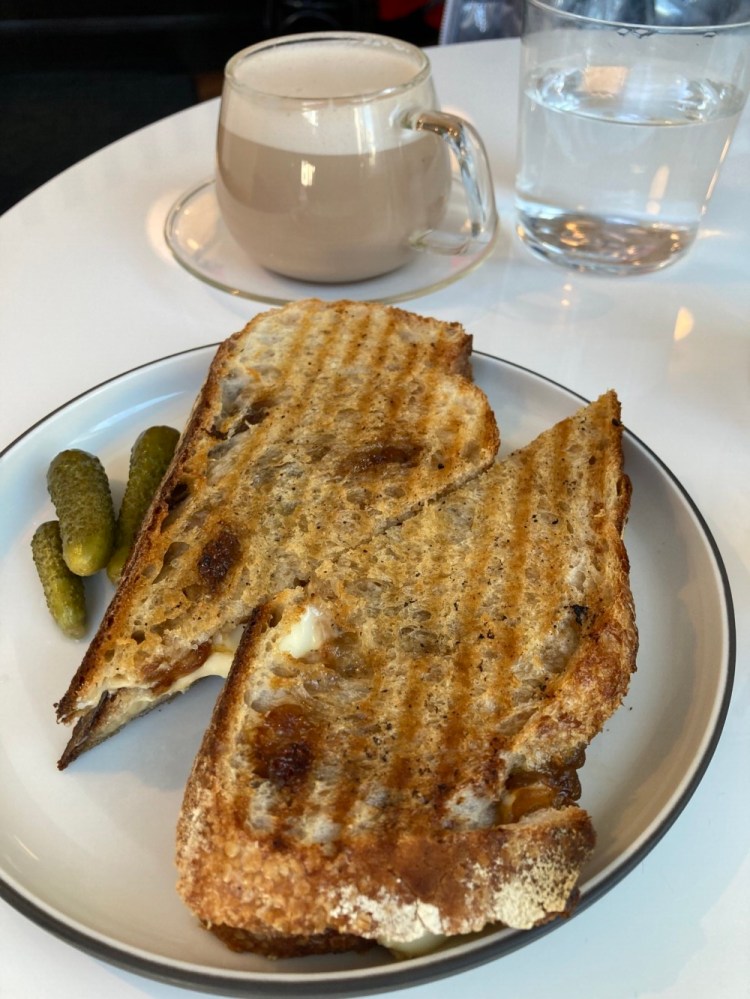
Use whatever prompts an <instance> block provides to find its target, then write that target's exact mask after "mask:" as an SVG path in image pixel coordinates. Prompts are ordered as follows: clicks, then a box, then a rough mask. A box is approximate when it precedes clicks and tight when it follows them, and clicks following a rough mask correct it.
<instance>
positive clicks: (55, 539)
mask: <svg viewBox="0 0 750 999" xmlns="http://www.w3.org/2000/svg"><path fill="white" fill-rule="evenodd" d="M31 554H32V555H33V557H34V565H35V566H36V571H37V572H38V573H39V579H40V580H41V583H42V588H43V590H44V597H45V599H46V601H47V606H48V607H49V610H50V613H51V614H52V617H53V618H54V619H55V621H56V622H57V624H58V625H59V626H60V628H62V630H63V631H64V632H65V634H66V635H68V636H69V637H70V638H82V637H83V635H84V634H85V632H86V598H85V595H84V592H83V580H82V579H81V577H80V576H76V575H75V574H74V573H72V572H71V571H70V569H69V568H68V567H67V565H66V564H65V560H64V559H63V554H62V539H61V537H60V525H59V524H58V523H57V521H56V520H48V521H47V522H46V523H44V524H40V525H39V527H37V529H36V531H34V536H33V538H32V539H31Z"/></svg>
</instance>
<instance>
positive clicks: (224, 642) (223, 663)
mask: <svg viewBox="0 0 750 999" xmlns="http://www.w3.org/2000/svg"><path fill="white" fill-rule="evenodd" d="M241 638H242V628H235V629H234V630H233V631H230V632H227V634H224V633H223V632H220V633H219V634H218V635H215V636H214V638H213V642H212V651H211V653H210V655H209V656H208V658H207V659H206V661H205V662H204V663H203V665H202V666H199V667H198V669H196V670H193V672H192V673H187V674H186V675H185V676H181V677H180V678H179V679H178V680H175V682H174V683H173V684H172V686H171V687H170V688H169V693H170V694H181V693H182V692H183V690H187V688H188V687H192V685H193V684H194V683H195V682H196V681H197V680H202V679H203V677H204V676H221V677H223V678H224V679H225V680H226V678H227V676H228V675H229V668H230V666H231V665H232V660H233V659H234V654H235V652H236V651H237V646H238V645H239V644H240V639H241Z"/></svg>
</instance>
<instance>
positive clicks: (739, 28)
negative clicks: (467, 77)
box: [516, 0, 750, 274]
mask: <svg viewBox="0 0 750 999" xmlns="http://www.w3.org/2000/svg"><path fill="white" fill-rule="evenodd" d="M638 18H639V19H640V20H635V19H638ZM717 20H718V21H719V22H720V23H718V24H717V23H715V22H716V21H717ZM521 60H522V63H521V87H520V89H521V104H520V114H519V148H518V166H517V176H516V206H517V212H518V227H517V228H518V233H519V235H520V236H521V238H522V240H523V241H524V242H525V243H526V244H527V245H528V246H529V247H530V248H531V249H532V250H534V251H535V252H536V253H537V254H539V255H541V256H543V257H545V258H546V259H548V260H552V261H555V262H557V263H561V264H564V265H566V266H568V267H574V268H576V269H578V270H584V271H595V272H596V271H598V272H602V273H609V274H635V273H639V272H645V271H652V270H656V269H658V268H661V267H663V266H665V265H666V264H669V263H671V262H673V261H675V260H678V259H679V258H680V257H682V256H683V255H684V254H685V252H686V251H687V250H688V249H689V247H690V246H691V245H692V243H693V241H694V240H695V238H696V235H697V232H698V229H699V225H700V221H701V218H702V217H703V214H704V212H705V210H706V207H707V205H708V201H709V198H710V197H711V194H712V192H713V190H714V186H715V184H716V180H717V177H718V173H719V169H720V167H721V164H722V162H723V161H724V158H725V156H726V154H727V151H728V149H729V145H730V142H731V139H732V135H733V133H734V130H735V126H736V124H737V121H738V119H739V116H740V113H741V112H742V109H743V107H744V105H745V102H746V100H747V94H748V88H749V87H750V0H722V2H721V3H717V2H716V0H685V2H682V3H676V2H674V0H549V2H544V0H526V7H525V12H524V25H523V32H522V57H521Z"/></svg>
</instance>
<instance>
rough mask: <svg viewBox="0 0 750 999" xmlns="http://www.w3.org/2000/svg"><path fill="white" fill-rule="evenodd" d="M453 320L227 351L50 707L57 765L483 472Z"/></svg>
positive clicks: (267, 339) (392, 320) (488, 453)
mask: <svg viewBox="0 0 750 999" xmlns="http://www.w3.org/2000/svg"><path fill="white" fill-rule="evenodd" d="M470 352H471V338H470V337H469V336H468V335H467V334H466V333H465V332H464V330H463V329H462V328H461V327H460V326H459V325H458V324H456V323H444V322H440V321H438V320H434V319H425V318H422V317H420V316H416V315H414V314H412V313H408V312H404V311H402V310H399V309H393V308H387V307H385V306H379V305H373V304H368V303H363V302H322V301H318V300H307V301H302V302H297V303H294V304H292V305H289V306H287V307H285V308H283V309H279V310H273V311H270V312H267V313H264V314H262V315H260V316H258V317H257V318H256V319H254V320H253V321H252V322H251V323H250V324H249V325H248V326H247V327H246V328H245V329H244V330H242V331H241V332H239V333H237V334H235V335H234V336H232V337H230V338H229V339H228V340H226V341H225V342H224V343H223V344H221V346H220V347H219V349H218V351H217V354H216V357H215V359H214V361H213V363H212V365H211V368H210V370H209V373H208V376H207V379H206V382H205V384H204V385H203V388H202V389H201V392H200V394H199V396H198V398H197V400H196V402H195V405H194V407H193V410H192V413H191V416H190V419H189V422H188V425H187V427H186V429H185V431H184V433H183V434H182V437H181V440H180V443H179V444H178V448H177V451H176V453H175V456H174V459H173V461H172V464H171V466H170V468H169V470H168V471H167V473H166V476H165V479H164V481H163V483H162V485H161V487H160V490H159V492H158V494H157V496H156V497H155V500H154V502H153V503H152V505H151V508H150V511H149V513H148V514H147V515H146V518H145V521H144V525H143V527H142V529H141V531H140V534H139V536H138V539H137V541H136V544H135V546H134V549H133V551H132V553H131V556H130V558H129V560H128V562H127V564H126V566H125V568H124V571H123V574H122V577H121V580H120V585H119V587H118V589H117V591H116V594H115V596H114V598H113V600H112V602H111V604H110V606H109V608H108V610H107V612H106V614H105V616H104V619H103V621H102V623H101V626H100V627H99V629H98V631H97V633H96V635H95V637H94V639H93V641H92V642H91V645H90V647H89V649H88V651H87V652H86V655H85V657H84V659H83V662H82V663H81V666H80V667H79V669H78V671H77V672H76V674H75V676H74V677H73V679H72V682H71V683H70V686H69V688H68V690H67V692H66V693H65V695H64V696H63V697H62V698H61V700H60V702H59V703H58V705H57V717H58V720H59V721H61V722H65V723H72V722H74V723H75V727H74V730H73V734H72V736H71V737H70V741H69V743H68V745H67V747H66V749H65V751H64V753H63V756H62V758H61V760H60V762H59V766H60V767H61V768H62V767H64V766H66V765H67V764H68V763H70V762H71V760H73V759H75V757H76V756H78V755H79V754H80V753H81V752H82V751H84V750H85V749H88V748H90V747H91V746H93V745H95V744H96V743H98V742H100V741H101V740H102V739H104V738H106V737H107V736H109V735H111V734H112V733H113V732H115V731H117V729H119V728H120V727H121V726H122V725H124V724H125V723H126V722H127V721H129V720H130V719H131V718H133V717H135V716H136V715H139V714H141V713H142V712H144V711H146V710H148V709H150V708H153V707H155V706H156V705H157V704H159V703H160V702H162V701H163V700H165V699H166V698H168V697H171V696H173V695H174V694H176V693H178V692H180V691H182V690H184V689H186V688H187V687H188V686H190V685H191V684H192V683H193V682H194V681H195V680H196V679H198V678H200V677H202V676H204V675H206V674H208V673H223V674H225V673H226V671H227V669H228V667H229V664H230V663H231V657H232V653H233V651H234V649H235V648H236V644H237V641H238V636H239V632H240V629H241V628H242V627H243V626H244V624H245V623H246V622H247V621H248V619H249V618H250V616H251V615H252V613H253V611H254V609H255V608H256V607H257V606H258V605H259V604H261V603H263V602H264V601H265V600H267V599H268V598H269V597H271V596H272V595H273V594H274V593H276V592H278V591H279V590H281V589H284V588H286V587H292V586H294V585H295V584H298V583H300V582H304V581H306V580H307V579H308V578H309V577H310V575H311V573H312V571H313V569H314V568H315V566H316V565H317V564H318V563H319V562H321V561H323V560H324V559H325V558H332V557H333V558H335V557H336V556H337V555H338V554H340V553H342V552H343V551H345V550H347V549H348V548H351V547H354V546H355V545H357V544H359V543H360V542H361V541H363V540H364V539H366V538H369V537H371V536H373V535H374V534H377V533H378V532H380V531H384V530H385V529H386V528H388V527H389V526H391V525H393V524H395V523H398V522H399V521H401V520H403V519H404V518H407V517H409V516H411V515H412V514H414V513H415V512H416V511H417V510H418V509H419V508H420V506H421V505H422V504H423V503H424V502H425V501H426V500H428V499H431V498H433V497H435V496H437V495H440V494H442V493H443V492H445V491H447V490H449V489H451V488H453V487H455V486H457V485H459V484H460V483H462V482H463V481H465V480H467V479H468V478H470V477H471V476H473V475H476V474H477V473H478V472H479V471H481V470H482V469H484V468H486V467H487V466H488V465H490V464H491V463H492V461H493V459H494V457H495V454H496V452H497V447H498V431H497V426H496V423H495V419H494V416H493V414H492V411H491V408H490V406H489V404H488V402H487V399H486V397H485V396H484V393H482V392H481V390H480V389H479V388H478V387H477V386H475V385H474V384H473V383H472V382H471V375H470V361H469V355H470Z"/></svg>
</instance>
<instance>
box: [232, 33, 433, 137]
mask: <svg viewBox="0 0 750 999" xmlns="http://www.w3.org/2000/svg"><path fill="white" fill-rule="evenodd" d="M420 68H421V67H420V65H419V64H418V63H416V62H415V61H414V59H413V58H411V57H410V56H409V55H408V54H407V53H405V52H400V51H398V50H395V49H392V48H388V47H386V46H383V45H380V46H378V45H371V46H370V45H367V46H366V45H357V44H351V43H346V42H343V41H342V42H331V41H329V42H314V41H313V42H310V41H308V42H305V43H304V44H298V45H286V46H281V47H279V48H270V49H265V50H260V51H258V52H256V53H254V54H252V55H250V56H249V57H247V58H246V59H245V60H241V61H239V62H238V63H237V64H236V66H235V69H234V78H235V79H236V80H237V83H238V84H239V86H232V85H231V84H229V83H227V84H226V85H225V87H224V94H223V97H222V107H221V122H222V125H223V126H224V128H226V129H228V130H229V131H230V132H233V133H234V134H235V135H238V136H240V137H242V138H244V139H251V140H253V141H255V142H262V143H264V144H266V145H271V146H275V147H276V148H277V149H287V150H290V151H293V152H311V153H313V152H316V153H329V154H331V155H334V156H337V155H347V154H359V153H366V152H367V151H368V150H369V149H371V148H372V147H373V145H375V146H377V148H379V149H389V148H394V147H395V146H397V145H399V144H400V143H402V142H404V141H408V135H406V136H405V134H404V131H403V129H401V128H400V127H399V125H398V124H397V123H398V120H399V118H400V116H401V114H402V113H403V112H404V111H406V110H407V109H410V108H415V107H417V108H433V107H435V95H434V91H433V87H432V82H431V80H430V78H429V76H428V77H427V78H425V79H423V80H421V81H420V82H419V83H417V84H416V85H415V86H414V87H407V88H406V89H405V90H402V89H399V90H398V91H397V92H396V93H395V94H387V95H384V96H380V97H373V99H372V100H368V101H366V102H363V101H361V100H356V98H357V97H359V96H360V95H375V94H379V93H380V92H381V91H383V90H386V89H389V88H393V87H396V88H401V87H403V85H404V84H408V83H409V81H411V80H413V79H414V78H415V77H416V76H417V75H418V73H419V71H420ZM243 87H247V88H249V89H248V90H245V91H243V89H242V88H243ZM259 94H262V95H269V94H270V95H274V96H275V97H276V98H279V99H278V100H273V99H271V100H269V99H268V98H267V97H265V98H264V97H262V96H259ZM285 97H288V98H291V100H289V101H288V102H285V101H284V100H283V98H285ZM303 97H304V98H308V99H310V100H312V101H321V102H325V101H330V103H320V104H317V105H308V106H302V105H301V102H300V98H303ZM347 98H355V100H353V101H352V102H351V103H344V102H345V101H346V99H347ZM342 99H343V101H344V102H342Z"/></svg>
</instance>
